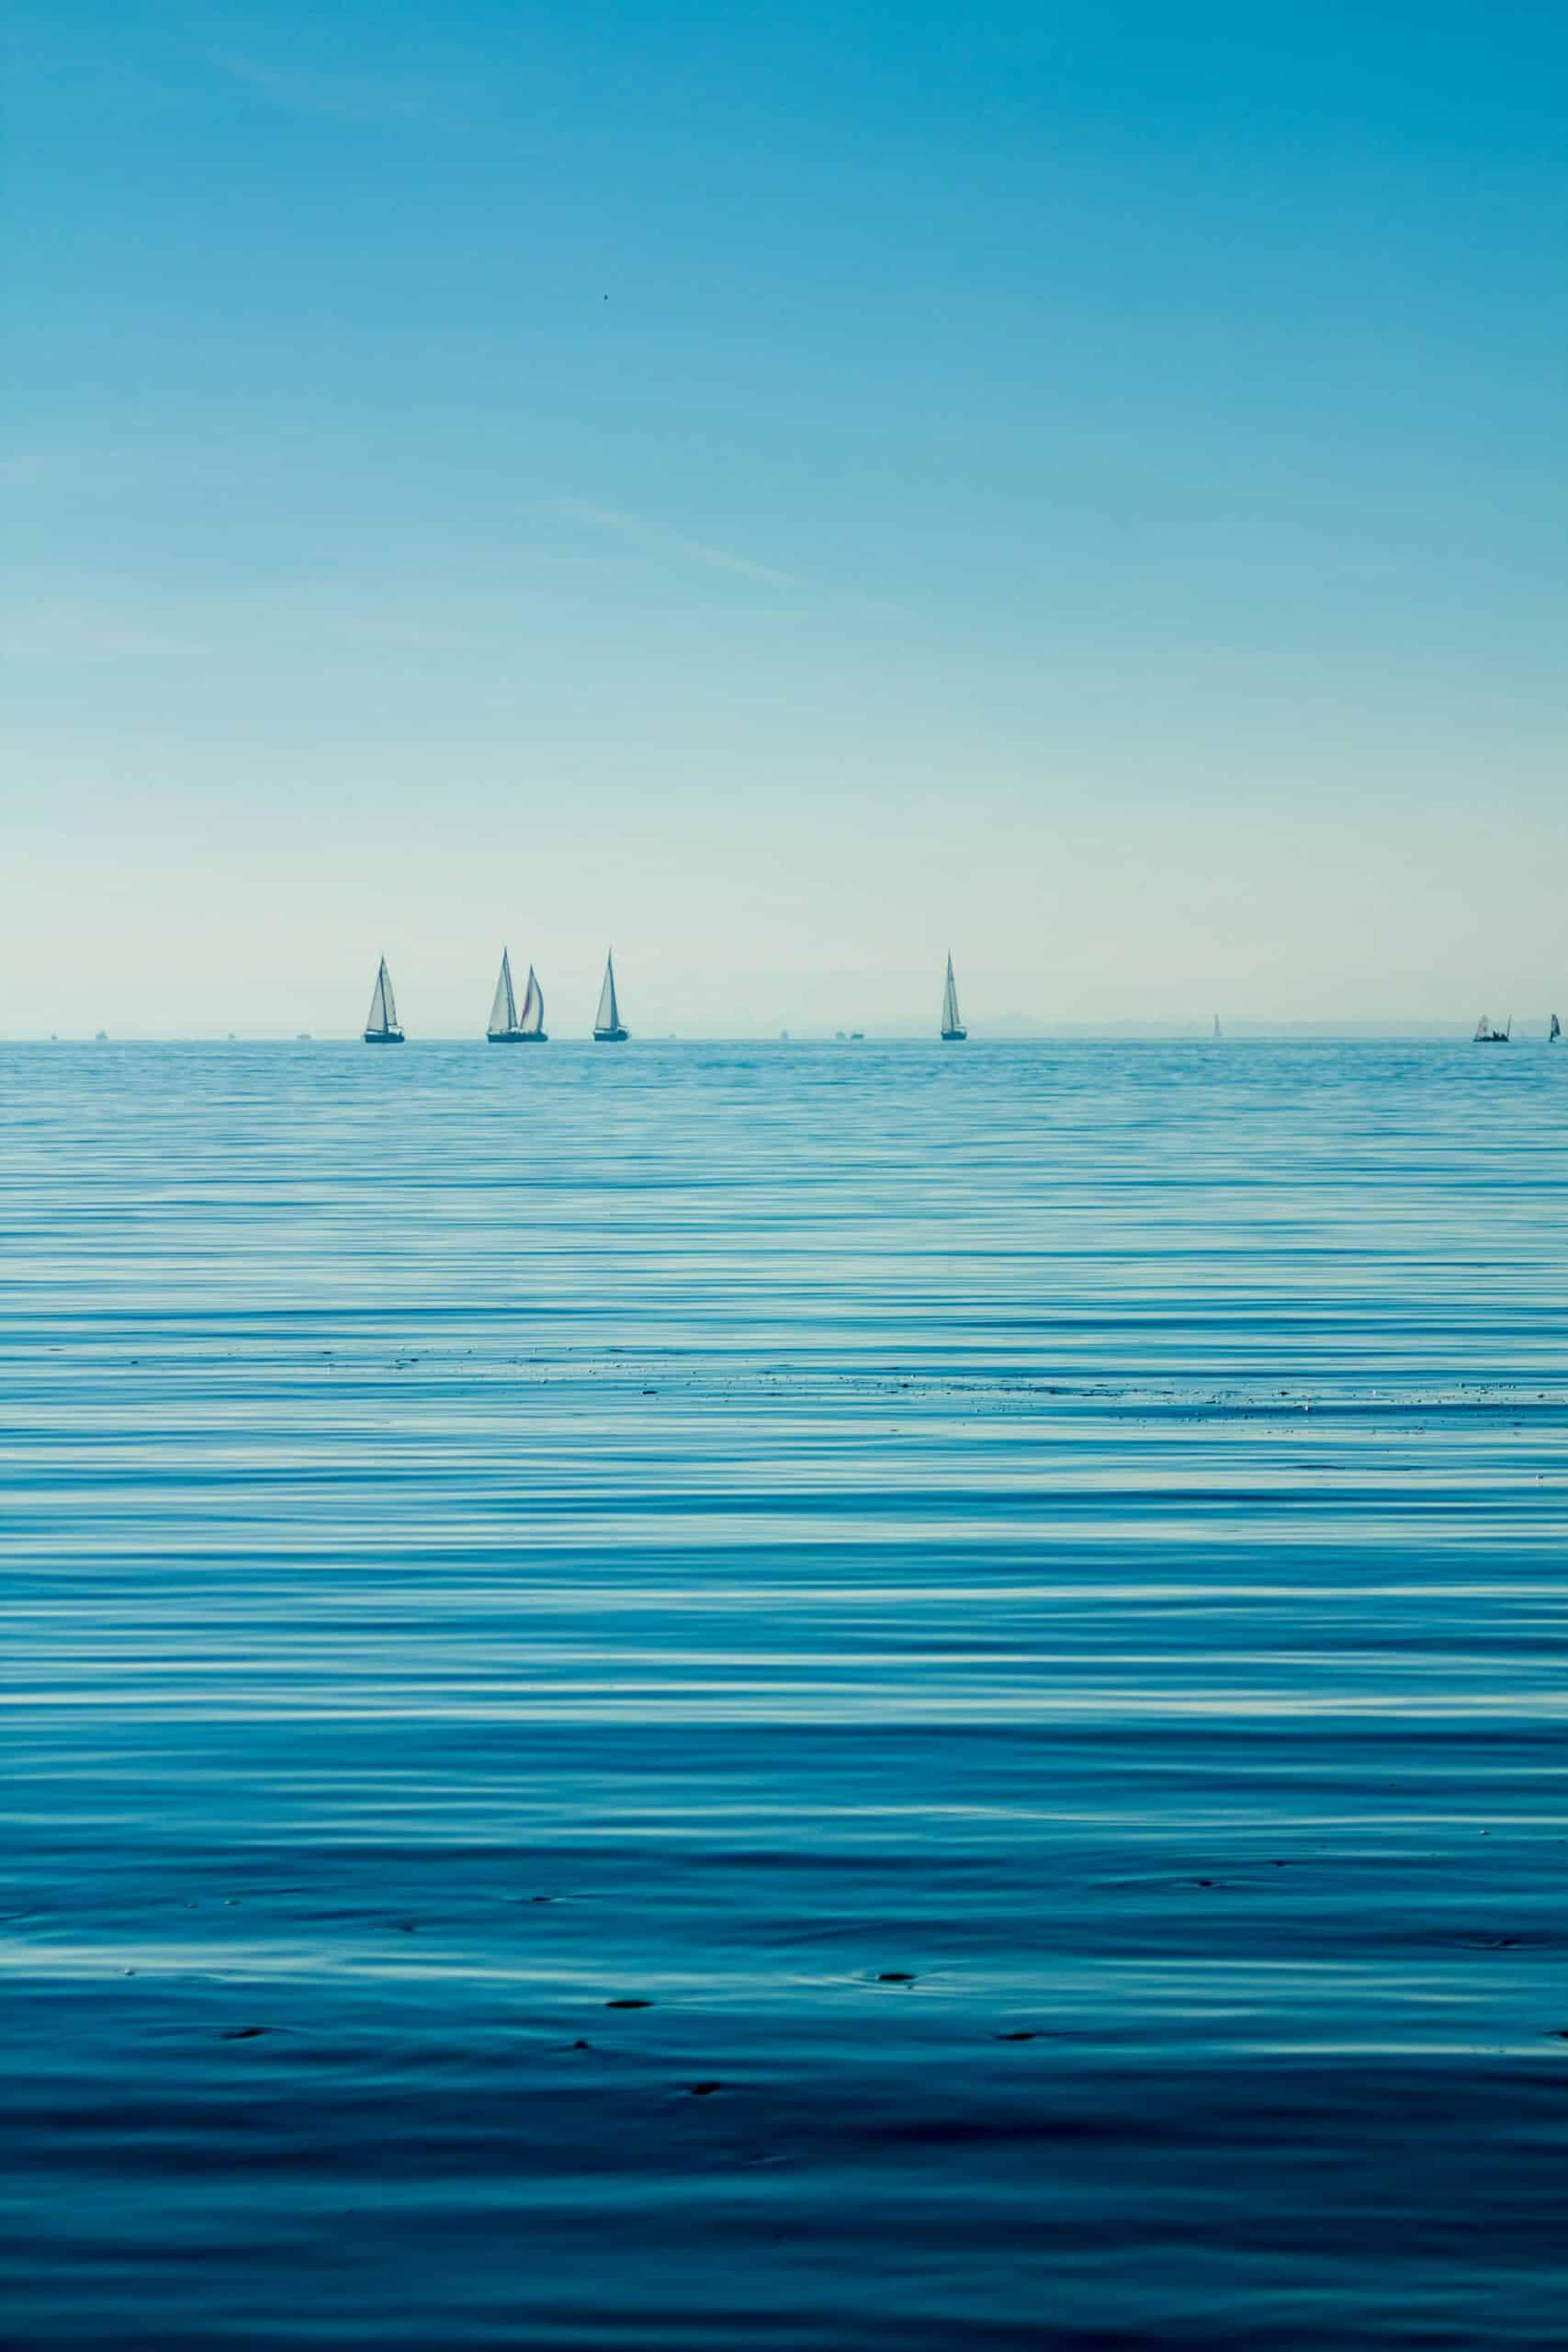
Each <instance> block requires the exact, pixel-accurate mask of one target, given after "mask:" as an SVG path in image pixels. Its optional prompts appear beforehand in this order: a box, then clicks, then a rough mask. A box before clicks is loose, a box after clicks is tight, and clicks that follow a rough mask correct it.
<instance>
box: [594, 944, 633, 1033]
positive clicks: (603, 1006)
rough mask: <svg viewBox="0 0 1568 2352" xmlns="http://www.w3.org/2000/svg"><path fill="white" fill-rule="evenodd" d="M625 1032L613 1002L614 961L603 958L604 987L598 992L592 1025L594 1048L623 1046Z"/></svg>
mask: <svg viewBox="0 0 1568 2352" xmlns="http://www.w3.org/2000/svg"><path fill="white" fill-rule="evenodd" d="M626 1035H627V1033H626V1030H625V1029H623V1028H622V1026H621V1008H620V1006H619V1005H618V1004H617V1003H616V1001H615V956H613V955H611V956H605V958H604V987H603V988H602V989H600V991H599V1011H598V1013H597V1015H596V1016H595V1019H594V1023H593V1042H594V1044H595V1045H596V1046H624V1045H625V1044H626Z"/></svg>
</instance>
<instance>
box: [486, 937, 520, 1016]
mask: <svg viewBox="0 0 1568 2352" xmlns="http://www.w3.org/2000/svg"><path fill="white" fill-rule="evenodd" d="M516 1026H517V1000H516V998H515V997H514V996H513V993H512V958H511V956H509V955H508V954H507V952H506V949H505V948H504V947H503V948H502V951H501V978H499V979H498V980H497V982H496V984H495V1001H494V1003H493V1004H492V1005H491V1009H490V1034H491V1036H492V1037H504V1036H506V1035H509V1033H510V1032H511V1031H512V1030H513V1029H515V1028H516Z"/></svg>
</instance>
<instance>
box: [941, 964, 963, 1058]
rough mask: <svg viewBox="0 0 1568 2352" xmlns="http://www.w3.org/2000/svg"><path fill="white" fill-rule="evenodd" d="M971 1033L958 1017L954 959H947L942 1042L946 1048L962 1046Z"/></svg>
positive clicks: (943, 994)
mask: <svg viewBox="0 0 1568 2352" xmlns="http://www.w3.org/2000/svg"><path fill="white" fill-rule="evenodd" d="M967 1035H969V1032H968V1030H967V1029H965V1027H964V1023H963V1022H962V1021H961V1020H960V1019H959V1017H958V985H957V982H956V981H955V980H954V979H953V958H952V956H949V957H948V959H947V980H946V983H945V985H944V987H943V989H942V1044H943V1045H944V1046H961V1045H962V1044H963V1043H964V1038H965V1037H967Z"/></svg>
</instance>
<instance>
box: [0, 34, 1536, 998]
mask: <svg viewBox="0 0 1568 2352" xmlns="http://www.w3.org/2000/svg"><path fill="white" fill-rule="evenodd" d="M5 62H6V139H5V164H4V182H3V189H0V197H3V208H4V209H3V222H4V244H5V255H4V260H5V313H6V333H5V354H4V356H5V368H4V382H3V387H0V519H3V530H0V653H3V656H4V661H5V682H6V691H5V696H4V701H5V715H4V731H3V736H0V758H3V763H4V766H3V789H4V795H5V801H6V838H7V850H8V854H7V866H8V869H9V873H10V878H11V879H12V881H13V884H14V885H18V886H19V887H17V888H15V890H14V892H13V894H8V895H10V896H11V897H12V904H11V907H10V910H9V911H8V913H7V920H6V924H5V925H4V926H0V1031H3V1032H6V1033H8V1034H22V1033H26V1032H28V1031H37V1030H39V1029H49V1028H52V1027H61V1028H69V1027H70V1026H72V1025H73V1024H81V1023H85V1022H86V1020H87V1015H88V1013H89V1012H90V1011H91V1010H92V1007H93V1004H94V1003H95V1002H96V995H95V991H94V987H93V983H92V980H91V975H93V974H94V973H95V972H97V971H100V970H102V969H104V968H105V967H107V966H108V965H110V964H111V963H112V966H113V968H114V969H115V971H116V972H117V974H118V989H119V1002H120V1006H121V1014H120V1025H121V1026H123V1027H125V1028H127V1029H131V1028H136V1027H139V1026H140V1027H147V1028H152V1029H159V1028H162V1029H173V1030H181V1029H196V1028H213V1027H228V1026H235V1027H242V1028H253V1029H261V1030H267V1029H276V1030H283V1031H289V1030H292V1029H293V1028H294V1027H297V1026H310V1027H316V1028H321V1029H323V1030H325V1029H330V1028H332V1027H333V1026H336V1027H340V1028H348V1029H352V1028H353V1026H354V1025H355V1023H356V1022H357V1020H358V1019H359V1018H360V1017H361V1015H362V1012H363V1004H362V1002H361V1000H362V999H365V998H367V995H368V988H369V979H370V977H371V974H372V973H373V970H374V965H375V958H376V956H377V955H378V953H379V952H380V950H381V949H382V948H383V947H385V949H386V951H387V953H388V955H389V957H390V958H391V959H392V963H393V969H394V972H395V973H396V975H397V978H398V981H399V989H400V999H401V1001H402V1004H403V1009H404V1012H405V1014H406V1017H407V1018H408V1020H409V1023H410V1025H411V1026H412V1027H424V1028H427V1029H432V1030H434V1029H442V1030H448V1031H451V1030H458V1029H461V1028H463V1027H466V1026H468V1025H469V1024H470V1021H471V1022H472V1023H478V1022H479V1021H480V1020H482V1016H483V1013H484V1011H485V1009H486V1007H487V1005H488V1001H489V992H490V987H491V981H492V979H493V967H494V963H495V960H496V956H497V954H498V952H499V948H500V945H501V943H502V940H503V939H505V940H509V941H510V943H511V945H512V948H513V956H514V957H516V958H520V959H522V960H524V961H526V960H527V959H528V958H530V957H532V959H533V960H534V961H536V963H537V964H538V965H539V967H540V969H541V972H542V973H544V974H545V975H546V978H547V989H549V990H550V993H551V998H552V1009H554V1007H556V1006H558V1007H559V1008H560V1018H561V1021H562V1024H563V1025H564V1026H566V1027H568V1028H570V1027H572V1026H585V1025H586V1023H587V1021H588V1019H589V1017H590V1015H591V1012H592V996H593V990H594V985H595V980H596V975H597V969H598V966H599V964H600V962H601V961H602V956H603V947H604V941H605V940H606V939H607V938H610V937H613V938H614V940H615V944H616V950H617V966H618V968H619V969H621V970H622V972H623V973H624V975H625V978H626V998H627V1010H628V1014H630V1015H632V1016H633V1017H634V1018H636V1019H637V1021H638V1022H639V1023H640V1025H643V1026H645V1027H649V1028H660V1029H663V1028H671V1027H673V1028H680V1029H682V1030H688V1031H691V1030H700V1029H704V1028H710V1029H711V1028H718V1027H732V1026H739V1027H749V1026H753V1025H754V1026H757V1027H760V1028H763V1029H769V1028H773V1027H777V1026H778V1025H780V1024H781V1023H788V1024H789V1025H792V1026H796V1027H801V1026H805V1025H807V1024H808V1023H811V1022H813V1021H818V1022H822V1021H826V1022H828V1023H830V1024H834V1025H836V1024H837V1023H839V1022H846V1023H847V1022H850V1021H853V1022H854V1023H858V1024H859V1025H863V1026H867V1027H874V1026H876V1025H878V1024H880V1023H888V1022H893V1021H896V1020H898V1019H900V1018H905V1017H917V1018H918V1017H920V1016H921V1015H923V1014H924V1012H926V1011H928V1010H930V1011H931V1012H932V1013H933V1017H934V1006H935V1000H936V996H937V993H938V991H939V989H940V977H941V958H942V954H943V952H944V951H945V950H946V948H947V947H948V945H949V944H951V945H952V947H953V952H954V955H955V957H956V958H957V960H958V964H959V968H960V976H961V978H962V979H963V981H964V993H965V998H966V1003H967V1009H968V1010H969V1012H970V1014H971V1018H972V1020H973V1021H974V1022H975V1023H976V1026H981V1025H983V1023H984V1020H985V1018H986V1017H987V1015H989V1016H991V1017H996V1016H999V1015H1002V1014H1006V1013H1008V1012H1024V1013H1032V1014H1034V1015H1036V1016H1038V1017H1039V1018H1041V1019H1042V1020H1045V1021H1051V1020H1062V1021H1074V1022H1077V1021H1085V1020H1094V1019H1097V1018H1104V1019H1106V1020H1108V1021H1110V1020H1121V1019H1124V1018H1128V1017H1136V1016H1140V1015H1143V1016H1146V1017H1148V1018H1149V1019H1151V1020H1168V1019H1171V1018H1178V1017H1182V1016H1184V1015H1185V1014H1187V1013H1188V1012H1191V1013H1193V1014H1194V1015H1202V1016H1204V1017H1206V1016H1207V1013H1208V1012H1209V1011H1210V1010H1211V1009H1212V1008H1213V1006H1215V1005H1218V1006H1219V1007H1220V1008H1221V1009H1222V1010H1223V1011H1225V1012H1229V1013H1231V1014H1232V1015H1233V1016H1234V1017H1236V1018H1240V1017H1242V1016H1244V1015H1245V1014H1246V1013H1247V1012H1249V1011H1250V1012H1256V1013H1258V1014H1261V1015H1267V1016H1273V1017H1289V1016H1291V1015H1297V1014H1299V1015H1302V1016H1303V1017H1308V1018H1321V1019H1325V1020H1332V1019H1335V1018H1338V1017H1347V1016H1363V1017H1365V1016H1369V1015H1371V1016H1387V1017H1389V1018H1391V1019H1394V1018H1398V1017H1400V1016H1401V1015H1404V1014H1411V1013H1427V1014H1433V1013H1437V1014H1448V1013H1450V1012H1451V1013H1452V1014H1453V1015H1454V1016H1455V1018H1456V1019H1461V1020H1463V1019H1472V1018H1473V1016H1474V1013H1475V1012H1476V1011H1478V1010H1479V1009H1480V1007H1481V1005H1482V1004H1483V1003H1484V1004H1486V1005H1487V1006H1489V1007H1490V1008H1492V1009H1493V1010H1495V1011H1497V1012H1502V1011H1505V1010H1506V1008H1507V1006H1508V1004H1509V1003H1510V1002H1512V1003H1514V1004H1515V1005H1516V1006H1517V1007H1519V1008H1521V1009H1522V1008H1523V1007H1524V1006H1526V1005H1527V1004H1528V1005H1530V1006H1532V1007H1533V1006H1536V1005H1540V1006H1545V1005H1546V1004H1548V1003H1550V1002H1552V1001H1557V1000H1558V999H1559V998H1568V970H1565V969H1564V967H1568V924H1565V922H1564V919H1563V914H1562V882H1561V866H1562V851H1563V848H1564V846H1565V845H1568V826H1565V824H1564V820H1563V816H1562V798H1563V792H1562V785H1563V776H1562V765H1563V763H1562V750H1563V740H1564V725H1563V722H1564V717H1565V707H1568V691H1565V669H1564V662H1563V652H1562V647H1563V634H1564V628H1563V625H1564V619H1565V616H1568V615H1565V603H1568V600H1565V596H1564V554H1563V550H1564V548H1565V546H1568V536H1565V531H1564V526H1565V523H1568V490H1565V486H1564V468H1563V450H1564V447H1568V437H1565V434H1564V426H1565V424H1568V413H1565V410H1568V366H1565V362H1568V324H1565V319H1568V306H1565V305H1564V303H1563V300H1562V286H1563V283H1564V261H1565V258H1568V160H1565V153H1564V141H1563V140H1562V120H1563V107H1564V100H1565V98H1568V20H1565V19H1564V18H1563V17H1562V12H1561V11H1560V10H1557V11H1554V10H1550V9H1547V8H1544V7H1529V8H1523V7H1508V6H1502V7H1496V6H1492V7H1487V8H1485V9H1483V8H1481V7H1479V6H1463V7H1460V6H1440V5H1439V6H1428V7H1426V8H1422V9H1416V8H1414V7H1410V8H1405V7H1400V6H1393V7H1382V8H1379V9H1377V10H1373V11H1368V10H1366V9H1364V8H1362V7H1356V8H1349V7H1343V8H1342V7H1337V6H1318V7H1314V8H1311V9H1307V8H1299V7H1296V6H1289V5H1287V6H1279V7H1274V8H1270V9H1260V8H1256V7H1254V8H1241V7H1220V6H1203V5H1197V6H1193V7H1190V8H1188V9H1184V10H1176V9H1172V8H1170V7H1168V6H1162V7H1152V6H1150V7H1142V6H1135V7H1134V6H1124V7H1120V8H1118V7H1115V6H1110V7H1107V6H1095V7H1088V6H1073V7H1066V8H1057V9H1053V8H1050V7H1048V6H1040V5H1034V6H1027V7H1024V6H1019V7H1012V6H982V7H980V8H978V9H977V10H975V11H972V12H964V11H959V10H956V9H952V8H948V9H942V10H938V9H935V8H929V7H901V8H898V9H896V10H894V9H878V8H874V7H861V8H858V9H855V10H853V11H851V10H849V9H844V8H824V7H815V8H812V7H807V8H792V9H790V10H788V11H778V10H773V9H767V10H764V9H747V8H739V9H737V8H735V7H728V8H720V7H712V8H708V7H693V6H670V7H664V8H659V9H654V8H647V7H642V6H636V5H633V6H617V7H615V8H614V9H611V8H595V7H592V6H573V7H571V8H570V9H569V8H566V7H550V8H528V7H518V6H490V7H479V6H463V5H455V6H446V7H442V8H437V7H434V6H425V5H415V6H405V7H402V8H400V9H398V10H389V9H388V8H386V7H384V6H377V7H366V6H333V8H331V9H323V8H311V9H304V8H299V7H296V6H291V5H288V0H283V4H282V5H273V6H267V7H265V8H258V7H254V6H230V7H225V6H203V7H199V8H198V7H180V6H158V7H138V6H134V5H129V6H127V5H117V6H114V7H112V8H110V7H107V6H106V7H87V6H73V5H71V0H63V5H54V6H50V7H49V8H47V9H45V8H43V7H40V6H28V5H27V0H14V6H13V8H12V10H11V12H10V17H9V23H8V30H7V34H6V61H5ZM1559 975H1561V976H1562V977H1561V979H1560V978H1559ZM580 999H581V1006H579V1000H580ZM470 1009H471V1011H470ZM579 1009H580V1010H581V1023H578V1022H576V1021H574V1018H573V1014H574V1012H575V1011H576V1010H579ZM1565 1010H1568V1007H1565Z"/></svg>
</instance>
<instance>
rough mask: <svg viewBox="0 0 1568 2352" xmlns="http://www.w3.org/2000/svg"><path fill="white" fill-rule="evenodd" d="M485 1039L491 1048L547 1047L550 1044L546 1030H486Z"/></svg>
mask: <svg viewBox="0 0 1568 2352" xmlns="http://www.w3.org/2000/svg"><path fill="white" fill-rule="evenodd" d="M485 1037H486V1040H487V1042H488V1043H489V1044H491V1045H492V1046H547V1045H548V1044H549V1042H550V1039H549V1032H548V1031H547V1030H546V1029H487V1030H486V1031H485Z"/></svg>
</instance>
